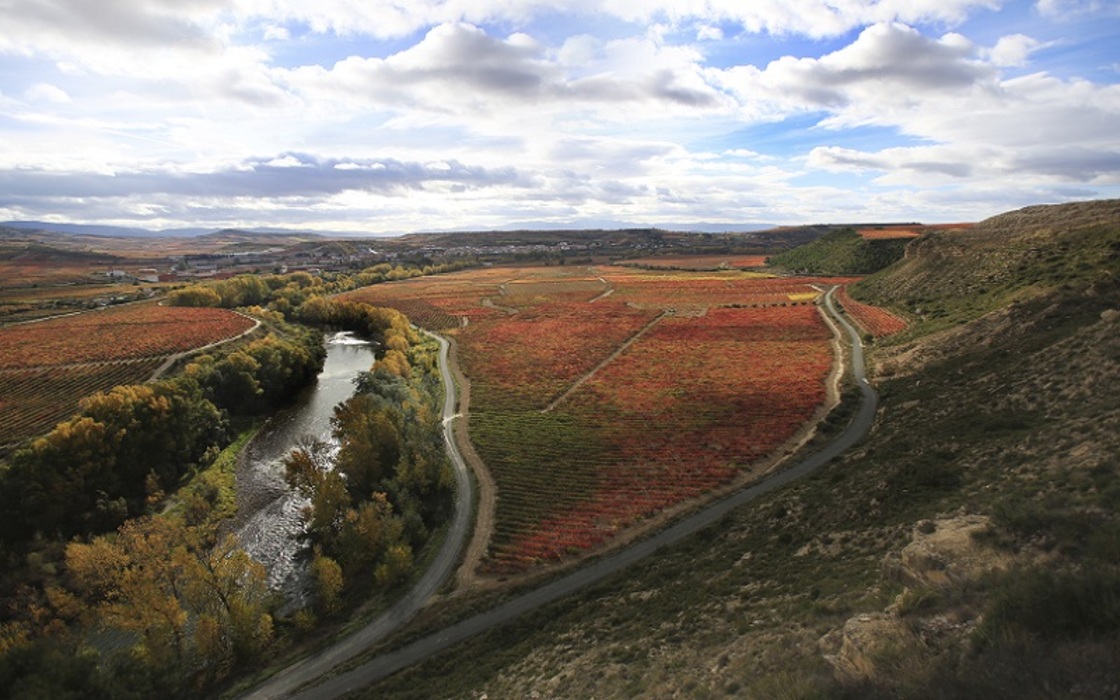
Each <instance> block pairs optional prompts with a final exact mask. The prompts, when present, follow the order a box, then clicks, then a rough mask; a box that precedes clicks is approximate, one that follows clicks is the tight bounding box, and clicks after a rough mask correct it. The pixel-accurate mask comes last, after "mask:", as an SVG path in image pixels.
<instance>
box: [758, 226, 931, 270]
mask: <svg viewBox="0 0 1120 700" xmlns="http://www.w3.org/2000/svg"><path fill="white" fill-rule="evenodd" d="M908 242H909V241H908V240H907V239H899V238H893V239H882V240H868V239H866V238H864V237H862V236H860V234H859V233H858V232H857V231H856V229H854V228H848V227H845V228H841V229H836V230H833V231H829V232H828V233H826V234H824V235H823V236H821V237H820V238H818V239H816V240H814V241H812V242H811V243H807V244H805V245H802V246H799V247H797V248H794V249H793V250H789V251H786V252H784V253H781V254H780V255H775V256H774V257H772V258H770V265H772V266H774V267H780V268H784V269H787V270H790V271H791V272H809V273H814V274H825V275H866V274H871V273H872V272H876V271H878V270H881V269H883V268H884V267H886V266H887V265H890V264H891V263H893V262H895V261H896V260H901V259H902V255H903V250H904V249H905V248H906V244H907V243H908Z"/></svg>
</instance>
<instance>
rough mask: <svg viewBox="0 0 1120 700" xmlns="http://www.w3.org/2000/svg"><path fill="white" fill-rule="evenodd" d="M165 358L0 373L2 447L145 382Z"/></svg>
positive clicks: (37, 433) (0, 430)
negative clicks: (116, 390)
mask: <svg viewBox="0 0 1120 700" xmlns="http://www.w3.org/2000/svg"><path fill="white" fill-rule="evenodd" d="M162 362H163V358H159V357H157V358H152V359H146V360H136V361H131V362H113V363H96V364H89V365H75V366H69V367H47V368H40V369H34V370H8V371H3V372H0V445H7V444H11V443H14V442H18V441H20V440H24V439H27V438H30V437H34V436H35V435H39V434H40V433H43V432H46V431H47V430H49V429H50V428H52V427H54V425H55V424H56V423H58V422H59V421H62V420H65V419H66V418H67V417H69V416H70V415H71V414H72V413H74V411H76V410H77V408H78V402H79V401H80V400H81V399H82V398H83V397H86V396H89V395H90V394H94V393H97V392H99V391H108V390H109V389H112V388H113V387H115V386H118V385H120V384H137V383H140V382H143V381H146V380H147V379H148V378H149V377H151V376H152V373H153V372H155V370H156V369H157V368H158V367H159V366H160V364H161V363H162Z"/></svg>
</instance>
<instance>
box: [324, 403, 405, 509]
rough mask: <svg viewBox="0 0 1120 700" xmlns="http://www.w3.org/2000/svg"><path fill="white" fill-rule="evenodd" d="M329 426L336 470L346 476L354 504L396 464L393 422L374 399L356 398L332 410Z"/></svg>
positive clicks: (396, 439)
mask: <svg viewBox="0 0 1120 700" xmlns="http://www.w3.org/2000/svg"><path fill="white" fill-rule="evenodd" d="M331 424H332V426H333V432H334V436H335V438H336V439H337V440H338V441H339V451H338V459H337V469H338V470H339V471H341V472H342V473H343V474H345V475H346V487H347V490H348V491H349V492H350V495H351V497H352V498H353V499H354V500H360V499H364V498H369V496H370V495H371V494H373V492H374V491H375V490H377V489H378V488H379V486H380V485H381V482H382V481H383V480H384V479H386V478H388V477H389V476H391V475H392V474H393V471H394V470H395V469H396V466H397V462H399V461H400V457H401V433H400V431H399V430H398V428H397V426H396V425H395V421H394V420H393V419H392V416H391V415H390V414H389V411H388V410H386V409H385V408H383V407H381V406H379V405H378V402H377V401H376V400H375V399H374V397H372V396H370V395H368V394H357V395H355V396H353V397H351V398H350V399H349V400H347V401H344V402H343V403H341V404H339V405H338V406H337V407H336V408H335V412H334V416H333V417H332V418H331Z"/></svg>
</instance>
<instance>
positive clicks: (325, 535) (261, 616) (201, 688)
mask: <svg viewBox="0 0 1120 700" xmlns="http://www.w3.org/2000/svg"><path fill="white" fill-rule="evenodd" d="M312 286H318V285H312ZM247 298H249V297H243V299H242V300H245V299H247ZM247 311H249V312H250V313H252V314H253V315H255V316H257V317H258V318H262V319H264V320H266V324H265V327H266V329H268V330H267V332H266V333H265V334H263V335H260V336H258V337H254V338H251V339H247V340H245V341H242V342H240V343H237V344H235V345H234V346H233V347H230V348H228V349H227V348H222V349H219V350H216V351H213V352H209V353H206V354H202V355H200V356H197V357H194V358H193V359H191V360H190V361H189V362H187V363H186V364H185V365H184V366H183V367H181V369H180V371H179V372H178V373H177V374H176V376H174V377H172V378H170V379H166V380H162V381H159V382H154V383H150V384H145V385H136V386H123V387H117V388H115V389H113V390H111V391H109V392H105V393H103V394H98V395H94V396H91V397H88V398H87V399H85V400H83V402H82V403H81V408H80V410H79V412H78V413H77V414H75V416H73V417H72V418H71V419H69V420H68V421H65V422H63V423H61V424H59V425H58V427H56V429H55V430H53V431H51V433H49V434H47V435H45V436H43V437H41V438H39V439H36V440H33V441H31V442H30V443H28V444H27V445H26V446H24V447H23V448H22V449H20V450H18V451H17V452H16V453H15V454H13V456H12V458H11V460H10V461H9V464H8V465H6V467H4V468H2V469H0V507H3V508H4V509H5V513H6V516H7V517H6V519H5V520H4V521H2V523H0V556H2V557H3V563H4V570H3V573H2V574H0V688H5V689H6V690H7V692H8V693H9V694H10V695H11V696H13V697H83V698H85V697H91V698H99V697H104V698H119V697H137V698H140V697H151V696H153V695H163V696H167V697H179V696H190V695H194V694H197V693H199V692H209V691H211V690H212V689H213V688H215V687H216V684H218V683H221V682H223V680H224V679H228V678H229V677H230V675H232V674H233V673H235V671H236V670H237V669H244V668H245V667H246V666H247V665H248V666H251V665H253V664H254V663H257V662H258V661H259V660H261V659H263V658H265V657H266V656H268V655H270V654H274V653H276V652H277V650H278V649H280V648H282V646H283V644H284V643H285V641H284V640H285V639H290V638H291V637H289V636H288V635H295V636H296V637H298V636H299V635H300V634H302V633H305V632H307V631H308V630H310V629H311V626H312V625H313V624H315V620H316V613H317V614H320V615H325V616H331V615H334V614H336V613H338V612H340V611H343V610H345V609H347V608H349V607H353V606H354V605H356V604H358V603H359V602H360V601H361V600H363V599H364V598H365V597H368V595H370V594H371V593H373V592H376V591H383V590H388V589H390V588H392V587H394V586H396V585H399V584H400V583H401V582H402V581H404V580H406V579H407V577H408V576H409V575H410V574H411V573H412V571H413V567H414V560H415V559H416V557H417V554H418V553H419V551H420V550H421V548H423V547H424V546H425V545H426V544H427V543H428V542H429V541H430V538H431V536H432V533H433V532H435V531H436V530H437V529H438V527H439V525H440V524H441V523H442V522H443V520H445V519H446V517H447V516H448V514H449V512H450V509H451V507H452V491H453V483H454V480H453V476H452V473H451V469H450V465H449V463H448V461H447V458H446V455H445V454H444V452H443V444H442V432H441V427H442V426H441V420H440V406H441V401H442V384H441V382H440V378H439V370H438V345H437V344H436V343H435V342H434V341H432V340H431V339H428V338H426V337H424V336H422V335H420V334H419V333H418V332H417V331H416V330H415V329H413V328H412V327H411V326H410V325H409V322H408V319H407V318H406V317H404V316H403V315H402V314H400V313H399V312H397V311H395V310H392V309H379V308H375V307H371V306H369V305H367V304H362V303H356V302H348V301H340V300H334V299H328V298H326V297H322V296H319V295H316V294H314V293H312V294H311V295H309V296H308V297H307V298H306V299H304V300H302V301H301V303H300V307H299V308H298V309H296V310H295V311H293V312H290V316H292V317H293V318H296V319H298V321H299V322H300V323H289V322H287V321H285V320H284V317H283V314H282V313H281V312H279V311H276V310H272V311H270V310H266V309H264V308H261V307H251V308H249V309H247ZM317 326H321V327H330V328H335V329H348V330H353V331H356V332H358V333H360V334H362V335H363V336H365V337H367V338H370V339H372V340H374V341H375V342H377V343H378V344H379V345H380V346H381V351H380V352H379V353H378V355H379V357H378V360H377V362H376V363H375V365H374V367H372V368H371V370H370V371H368V372H365V373H363V374H362V375H361V376H360V378H359V380H358V381H357V391H356V393H355V394H354V396H353V397H352V398H351V399H350V400H348V401H346V402H344V403H343V404H340V405H339V406H338V407H336V410H335V413H334V417H333V419H332V429H333V434H334V437H335V438H336V439H337V441H338V443H339V446H338V449H337V454H336V456H335V458H334V459H333V460H332V459H328V458H327V453H326V451H325V450H324V449H323V448H322V446H315V445H308V446H306V447H305V448H304V449H300V450H297V451H295V452H293V454H292V455H291V456H290V457H289V458H288V460H287V465H286V467H287V469H286V471H287V478H288V481H289V483H290V484H291V485H292V486H293V488H296V489H299V490H300V491H302V492H303V493H304V494H306V495H307V497H308V499H309V506H308V508H307V510H306V513H305V516H306V517H307V519H308V536H309V537H310V538H311V540H312V544H313V551H314V557H313V560H312V561H311V562H310V570H311V574H312V577H313V580H314V582H315V591H316V593H317V602H316V607H315V609H314V610H311V609H307V610H304V611H300V612H299V613H297V614H296V615H295V616H294V617H292V618H289V619H274V617H273V611H274V610H275V609H276V605H277V603H278V601H277V600H276V599H275V596H274V595H273V594H272V593H271V592H270V591H269V590H268V587H267V584H266V572H265V571H264V569H263V567H262V566H261V565H260V564H259V563H258V562H255V561H253V560H252V559H251V558H250V557H249V556H248V555H247V554H246V553H245V552H244V551H242V550H241V549H240V548H239V547H238V543H237V542H236V539H235V538H234V537H233V536H230V535H223V534H222V533H223V530H222V528H221V523H220V517H221V514H225V515H228V513H229V511H228V507H227V508H223V507H222V506H220V505H219V503H218V502H219V501H220V500H222V499H223V498H225V499H227V500H228V498H229V495H228V494H227V495H226V496H223V495H222V494H221V488H219V487H217V486H215V485H214V483H213V481H212V480H211V479H209V478H208V477H210V475H211V474H212V473H213V472H214V469H215V466H217V465H224V466H222V467H221V468H222V469H223V470H226V471H227V472H228V476H229V479H230V484H229V486H230V487H232V474H233V471H234V464H235V457H234V455H235V454H236V453H235V452H233V451H230V450H226V451H223V448H224V447H225V446H226V445H227V444H228V443H229V441H230V440H231V439H232V437H233V436H234V434H236V433H237V432H238V430H239V429H240V428H243V427H244V426H245V425H246V423H247V421H248V420H249V418H250V417H251V416H253V415H260V414H263V413H266V412H268V411H270V410H272V409H274V408H275V407H276V406H277V405H278V404H280V403H282V402H283V401H285V400H286V399H287V397H289V396H290V395H291V394H292V393H294V392H296V391H298V390H299V389H300V388H302V387H303V386H305V385H306V384H307V383H308V382H309V381H311V380H312V379H313V378H314V377H315V376H316V374H317V373H318V371H319V370H320V369H321V366H322V362H323V359H324V356H325V348H324V346H323V343H322V334H321V332H320V330H318V329H317V328H315V327H317ZM243 439H244V438H242V440H243ZM208 465H212V466H210V468H209V469H207V467H208ZM192 477H193V479H192ZM184 483H189V486H188V487H187V488H185V489H181V486H182V484H184ZM177 491H178V493H177V494H176V496H175V498H174V499H168V498H167V496H166V494H169V493H175V492H177ZM99 630H112V631H113V633H112V635H110V636H109V637H108V639H110V640H115V641H109V642H106V641H105V640H106V638H105V637H104V635H103V633H102V632H99ZM122 640H123V641H122Z"/></svg>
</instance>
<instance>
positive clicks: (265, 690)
mask: <svg viewBox="0 0 1120 700" xmlns="http://www.w3.org/2000/svg"><path fill="white" fill-rule="evenodd" d="M431 335H432V337H433V338H435V339H436V340H438V341H439V367H440V375H441V376H442V378H443V388H444V399H443V440H444V444H445V445H446V446H447V454H448V456H450V458H451V464H452V466H453V467H454V472H455V517H454V519H453V520H452V522H451V526H450V528H449V529H448V532H447V536H446V538H445V539H444V541H443V545H442V546H441V547H440V550H439V552H438V553H437V554H436V557H435V559H434V560H433V561H432V563H431V565H430V566H429V567H428V570H427V571H426V572H424V575H423V576H422V577H421V578H420V580H419V581H418V582H417V584H416V585H415V586H414V587H413V588H412V590H410V591H409V592H408V594H407V595H405V597H403V598H401V599H400V600H398V601H397V602H396V603H395V604H394V605H393V607H391V608H389V609H388V610H386V611H385V612H384V613H382V614H381V615H380V616H379V617H377V618H376V619H374V620H373V621H371V622H370V623H369V624H368V625H366V626H365V627H363V628H362V629H360V630H358V631H357V632H355V633H354V634H352V635H350V636H349V637H346V638H344V639H341V640H339V641H338V642H337V643H335V644H333V645H332V646H330V647H329V648H327V649H323V650H320V651H318V652H316V653H314V654H312V655H311V656H308V657H307V658H305V659H303V660H301V661H298V662H296V663H294V664H292V665H291V666H288V667H287V668H285V669H284V670H283V671H280V672H279V673H277V674H276V675H274V676H272V677H271V678H269V679H268V680H267V681H265V682H264V683H262V684H261V685H259V686H257V687H256V688H254V689H253V690H252V691H250V692H249V693H248V694H246V695H244V696H243V697H244V698H245V699H246V700H264V699H265V698H280V697H287V696H289V695H291V694H292V692H293V691H295V690H296V689H297V688H299V687H300V686H303V685H306V684H308V683H310V682H312V681H314V680H315V679H317V678H320V677H321V676H323V675H325V674H326V673H327V672H328V671H330V670H331V669H332V668H334V667H335V666H338V665H339V664H341V663H344V662H346V661H347V660H349V659H352V658H353V657H355V656H357V655H358V654H361V653H362V652H364V651H365V650H366V649H369V648H370V647H371V646H373V645H374V644H376V643H377V642H379V641H381V640H382V639H384V638H385V637H386V636H388V635H389V634H390V633H391V632H393V631H395V630H396V629H397V628H398V627H400V626H401V625H403V624H404V623H405V622H407V621H408V620H409V619H411V618H412V616H413V615H415V614H416V613H417V612H418V611H419V610H420V608H422V607H423V606H424V604H425V603H426V602H427V601H428V599H429V598H431V597H432V595H434V594H435V593H436V591H438V590H439V589H440V587H441V586H442V585H443V584H444V582H446V581H447V579H448V578H449V577H450V576H451V573H452V571H454V569H455V565H456V563H458V560H459V554H460V553H461V552H462V549H463V545H464V544H465V543H466V541H467V535H468V534H469V532H470V529H471V505H472V502H473V499H474V496H473V494H472V492H471V481H470V478H469V476H468V475H467V465H466V462H464V461H463V457H462V455H461V454H459V448H458V447H457V446H456V444H455V440H454V435H453V424H454V422H455V419H456V418H458V415H457V414H456V412H455V407H456V405H457V397H456V394H455V382H454V381H453V380H452V378H451V369H450V364H449V362H448V357H447V353H448V347H449V344H448V342H447V340H446V339H444V338H442V337H440V336H437V335H434V334H431Z"/></svg>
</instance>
